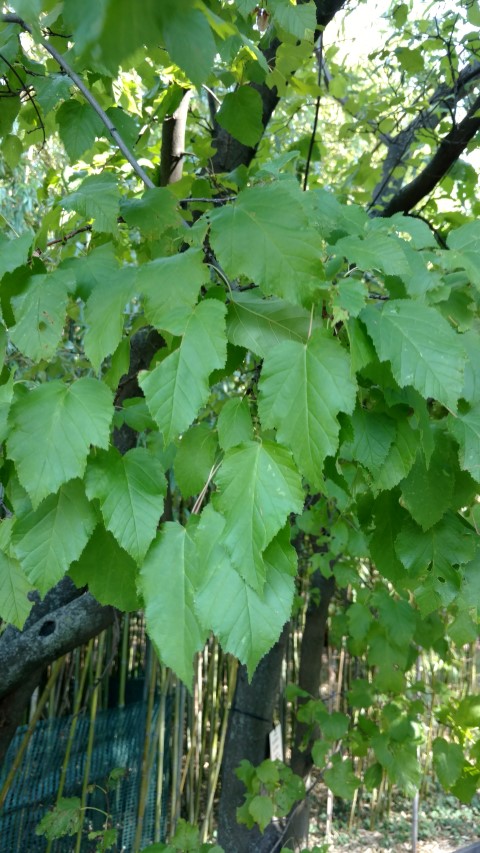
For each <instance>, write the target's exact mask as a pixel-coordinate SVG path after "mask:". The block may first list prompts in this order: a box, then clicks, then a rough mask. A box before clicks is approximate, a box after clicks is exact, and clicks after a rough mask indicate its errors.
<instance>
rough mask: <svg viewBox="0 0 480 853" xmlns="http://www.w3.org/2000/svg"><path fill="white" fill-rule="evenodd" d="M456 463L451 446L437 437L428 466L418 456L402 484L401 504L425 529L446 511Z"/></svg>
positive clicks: (453, 483) (449, 500)
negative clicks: (402, 502) (402, 503)
mask: <svg viewBox="0 0 480 853" xmlns="http://www.w3.org/2000/svg"><path fill="white" fill-rule="evenodd" d="M457 464H458V463H456V459H455V456H454V451H453V448H452V446H451V444H450V443H449V442H448V441H446V440H445V439H444V437H443V436H442V435H439V436H437V440H436V443H435V449H434V451H433V454H432V457H431V459H430V463H429V465H428V466H427V464H426V462H425V458H424V456H423V454H421V453H419V454H418V455H417V458H416V461H415V464H414V465H413V467H412V468H411V470H410V473H409V474H408V476H407V477H406V479H405V480H404V481H403V482H402V484H401V486H400V488H401V490H402V496H403V501H404V504H405V506H406V507H407V509H408V511H409V512H410V514H411V515H412V516H413V518H414V519H415V521H416V522H417V523H418V524H419V525H420V527H423V529H424V530H428V528H429V527H432V526H433V525H434V524H436V523H437V521H440V519H441V518H442V517H443V516H444V515H445V513H446V512H447V510H448V509H449V507H450V504H451V501H452V496H453V490H454V487H455V473H456V470H458V468H457Z"/></svg>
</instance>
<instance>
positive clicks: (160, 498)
mask: <svg viewBox="0 0 480 853" xmlns="http://www.w3.org/2000/svg"><path fill="white" fill-rule="evenodd" d="M253 6H254V4H252V3H251V2H249V1H248V2H247V0H235V2H232V3H226V2H220V0H218V2H215V0H211V2H205V3H203V2H200V1H199V2H187V0H182V2H178V0H175V2H174V0H171V2H162V4H158V3H146V4H144V7H145V8H144V10H143V12H142V16H141V17H140V16H139V15H138V12H136V10H135V8H134V4H133V3H132V2H131V0H122V3H121V4H119V3H118V2H113V0H111V2H108V0H105V2H103V3H102V4H100V5H99V4H98V3H96V4H92V5H91V6H90V5H89V4H87V5H86V6H84V7H82V8H81V9H80V8H78V7H77V5H76V4H74V3H72V2H70V0H64V3H61V4H55V5H53V4H51V3H48V2H45V3H42V2H40V1H39V0H24V2H21V3H20V2H18V3H14V4H10V5H9V6H8V8H6V10H5V12H4V14H3V18H2V20H3V25H2V30H1V43H0V62H1V63H2V66H3V70H2V75H3V76H2V91H1V95H2V111H1V117H0V131H1V133H2V138H3V143H2V152H3V157H4V163H5V166H4V168H5V174H6V175H7V174H8V176H9V179H10V180H11V179H12V178H13V179H16V178H17V176H18V175H19V174H21V169H22V167H23V164H24V163H27V162H28V159H27V158H26V155H24V154H23V152H24V150H25V151H27V152H28V151H29V150H30V146H31V145H32V141H35V142H36V143H37V146H38V147H37V149H36V150H37V152H38V154H37V156H38V157H39V158H40V159H41V160H42V162H43V163H44V171H43V174H42V183H41V186H39V188H38V191H37V195H38V202H39V205H40V208H41V216H38V215H37V214H36V213H33V215H30V218H29V220H27V221H26V222H25V223H24V224H22V223H20V232H21V233H18V232H17V227H18V223H13V222H10V223H9V222H8V221H6V223H5V224H6V229H5V236H4V238H3V242H2V245H1V247H0V249H1V254H0V264H1V272H2V282H1V294H0V296H1V302H2V316H3V327H2V335H3V340H4V349H5V359H4V369H3V373H2V382H3V384H2V385H1V387H0V393H1V398H0V402H1V406H2V408H1V412H2V420H1V430H0V431H1V434H2V440H3V442H4V445H3V446H4V463H3V468H2V476H3V479H2V482H3V489H4V497H3V500H4V516H5V517H4V520H3V522H2V528H1V535H2V539H1V545H2V551H1V553H0V558H1V563H2V575H1V579H2V580H1V585H0V613H1V615H2V618H3V619H4V620H5V622H8V623H11V627H9V628H7V629H6V630H5V631H4V633H3V635H2V637H1V639H0V671H1V676H2V677H1V678H0V685H1V686H0V702H1V706H0V707H1V713H2V719H3V726H2V729H1V735H0V743H1V747H2V750H3V751H4V750H5V749H6V746H7V745H8V742H9V739H10V737H11V734H12V732H13V730H14V728H15V726H16V724H17V722H18V719H19V716H20V715H21V713H22V709H23V707H24V705H25V703H26V701H27V700H28V696H29V694H30V692H31V691H32V690H33V688H34V687H35V685H36V684H37V683H38V681H39V679H40V677H41V673H42V669H43V667H44V666H45V665H46V664H47V663H48V662H50V661H52V660H54V659H55V658H56V657H57V656H58V655H61V654H63V653H64V652H65V651H68V650H69V649H72V648H74V647H75V646H76V645H77V644H79V643H81V642H83V641H84V640H85V639H87V638H88V637H89V636H93V635H95V634H96V633H97V632H98V631H99V630H101V628H102V627H104V626H105V625H106V624H108V623H109V622H110V621H111V620H112V619H114V618H115V608H117V609H120V610H131V609H135V608H137V607H139V606H141V605H143V606H144V607H145V611H146V617H147V624H148V627H149V632H150V636H151V638H152V641H153V643H154V645H155V647H156V649H157V651H158V653H159V655H160V657H161V658H162V660H163V661H164V662H165V663H167V664H168V665H170V666H171V667H172V668H173V669H174V670H175V671H176V672H177V673H178V675H179V676H180V677H181V678H183V679H184V680H185V682H186V683H187V684H188V683H189V682H190V681H191V677H192V659H193V656H194V653H195V652H196V651H198V650H199V649H200V648H201V647H202V645H203V643H204V641H205V637H206V636H207V635H208V632H209V631H211V630H213V631H214V633H215V634H216V635H217V636H218V637H219V639H220V641H221V643H222V645H223V647H224V649H225V650H226V651H228V652H231V653H232V654H234V655H236V656H237V657H238V658H239V659H240V661H241V662H242V664H244V665H245V666H246V667H247V670H248V673H249V675H250V677H251V676H252V675H253V673H254V671H255V668H256V666H257V664H258V663H259V661H260V660H261V659H262V658H263V661H262V664H261V666H260V668H259V670H258V671H257V674H256V675H255V676H254V680H253V682H252V685H250V684H249V682H248V679H247V677H246V672H244V671H242V673H241V676H240V678H239V682H238V690H237V697H236V699H235V707H236V708H238V709H241V710H242V712H243V717H242V720H241V721H239V719H238V717H237V716H236V715H235V714H234V715H233V717H232V721H233V722H232V725H231V729H230V734H229V741H228V745H227V756H228V758H227V761H226V766H233V765H235V764H236V763H237V758H240V757H242V756H241V753H242V751H243V753H242V754H243V757H245V749H246V746H247V745H249V748H250V747H251V752H250V753H249V755H248V756H247V757H249V758H250V760H252V761H253V762H254V763H258V761H259V760H261V758H262V757H263V756H262V755H261V752H262V750H263V746H262V744H263V740H264V734H265V732H266V731H267V730H268V727H269V725H270V718H271V713H272V708H273V706H274V703H275V695H276V692H277V691H278V689H279V685H280V667H281V660H282V647H281V642H282V640H280V645H277V646H276V647H274V649H273V651H272V652H270V653H269V656H268V657H263V656H264V655H265V654H266V653H267V652H269V649H270V648H271V647H272V646H273V644H274V643H275V641H276V640H277V639H278V638H279V636H280V634H281V630H282V627H283V625H284V624H285V622H286V621H287V620H288V618H289V615H290V611H291V607H292V602H293V598H294V591H295V587H294V581H293V576H294V575H295V572H296V566H297V557H298V556H299V557H300V563H301V565H302V566H307V565H308V567H309V569H308V571H311V569H312V568H313V569H314V570H315V572H314V574H313V575H312V582H313V586H314V588H316V589H317V590H318V589H319V590H320V599H318V598H316V597H315V596H314V597H312V602H311V606H310V608H309V610H308V615H307V628H306V631H305V641H304V648H303V649H302V666H301V679H302V682H303V683H302V684H301V686H302V687H303V688H304V689H305V690H306V691H308V693H310V694H312V695H313V696H315V695H316V691H317V689H318V683H319V677H320V675H319V655H318V642H319V637H322V636H323V634H324V627H325V623H326V618H327V606H328V601H329V598H330V596H331V595H332V592H333V589H334V585H335V583H336V584H337V585H340V587H341V588H344V589H347V590H348V597H347V610H346V615H343V616H342V619H343V622H342V621H341V620H337V622H338V627H337V630H339V631H340V630H342V631H344V632H347V633H348V635H349V643H350V644H351V648H352V649H353V650H354V651H355V650H357V651H358V653H366V654H367V657H368V660H369V663H370V664H371V665H372V666H373V667H375V668H376V675H375V679H374V683H373V687H372V688H371V689H372V690H373V692H374V693H375V692H377V693H382V694H386V695H389V696H391V697H395V696H399V695H403V693H404V691H405V686H406V683H407V681H406V678H407V675H406V674H407V673H409V672H410V670H411V666H412V663H413V662H414V659H415V656H416V653H417V651H418V649H419V648H420V647H430V646H433V647H434V648H435V649H436V651H438V652H441V653H442V654H446V653H447V652H446V649H445V644H446V638H448V640H453V641H455V642H457V643H459V644H460V645H461V644H462V643H464V642H466V641H469V640H471V639H472V638H473V637H476V634H477V612H476V608H477V603H478V593H477V591H476V590H477V586H476V560H477V559H478V558H477V535H476V516H475V507H476V493H477V490H478V487H477V483H478V477H479V474H478V451H479V428H478V413H477V406H478V389H477V386H478V381H477V373H478V369H477V365H478V363H479V360H478V355H479V352H478V350H479V344H478V335H477V334H476V330H477V325H478V317H477V309H478V264H477V260H478V259H477V252H478V248H477V243H478V234H477V231H478V228H477V224H476V221H475V217H476V215H477V208H478V200H477V198H476V193H475V181H474V180H473V178H474V170H473V166H472V156H473V153H474V149H475V146H476V144H477V139H476V134H477V130H478V128H479V121H480V119H479V118H478V116H477V113H478V103H477V100H478V92H477V80H478V76H479V66H478V61H477V53H478V49H479V40H478V32H477V26H478V21H479V19H480V12H479V9H478V5H477V3H476V2H469V3H465V4H463V5H456V6H455V8H454V9H451V8H450V7H449V6H448V5H447V6H445V5H444V4H440V3H439V4H434V5H433V7H432V9H433V13H434V14H433V15H431V16H429V17H428V19H427V17H425V16H423V15H422V14H420V15H419V14H418V12H417V9H416V7H413V8H410V6H409V4H407V3H401V4H397V5H395V6H393V7H392V8H390V9H389V10H388V12H387V13H386V14H387V19H388V27H387V26H386V32H387V38H388V42H387V43H386V46H385V47H381V48H378V49H377V50H374V51H373V52H372V53H371V55H370V56H369V57H368V63H367V64H366V66H365V67H360V66H358V64H356V62H355V60H354V59H351V58H350V57H349V56H348V53H345V54H343V53H342V54H340V53H339V50H338V45H337V44H335V43H332V42H329V40H328V29H327V30H326V32H325V35H323V32H324V29H325V28H326V27H327V26H328V25H330V24H331V21H332V19H334V18H335V20H337V18H338V16H339V15H340V14H344V12H343V10H342V6H343V4H342V3H341V2H321V0H318V2H316V3H314V2H307V3H298V4H296V5H295V4H292V3H290V2H289V0H269V2H268V4H266V6H265V9H258V10H255V8H253ZM364 9H365V14H367V15H368V14H369V9H370V6H369V4H368V3H366V4H364ZM423 11H424V9H423V7H419V12H420V13H422V12H423ZM254 25H255V26H256V29H255V28H254ZM267 128H268V132H267V133H265V130H266V129H267ZM161 129H162V130H161ZM184 134H185V136H184ZM37 139H38V142H37ZM183 139H185V143H183ZM60 144H61V145H62V146H63V148H64V149H65V152H66V155H67V157H68V160H69V164H70V165H69V167H68V168H65V169H63V170H62V172H61V174H58V172H57V170H56V169H55V168H54V167H53V168H52V164H53V166H54V164H55V152H56V151H57V150H58V146H59V145H60ZM464 153H465V154H467V153H468V154H469V155H470V158H469V160H465V161H464V160H462V159H461V157H462V155H463V154H464ZM22 158H25V159H22ZM303 190H309V191H308V192H303ZM387 217H391V218H388V219H387ZM27 225H28V226H29V227H25V226H27ZM126 306H128V312H127V314H126V313H125V307H126ZM127 401H128V405H127ZM179 495H180V496H181V500H182V512H181V513H179V512H178V506H179V503H178V502H179V497H178V496H179ZM210 496H211V500H210ZM162 513H163V515H162ZM161 517H162V518H163V521H162V524H161V526H160V529H159V530H158V532H157V527H158V523H159V520H160V518H161ZM292 526H293V528H294V531H293V536H292V535H291V528H292ZM290 539H292V542H293V543H294V545H295V548H294V547H293V546H292V545H291V544H290ZM98 564H101V565H102V566H105V565H108V566H111V567H112V570H111V571H110V572H108V573H107V572H102V573H101V574H99V573H98V571H96V566H97V565H98ZM113 567H115V570H113ZM65 574H68V575H69V578H70V579H71V580H73V581H74V584H72V582H71V580H69V579H68V578H65V577H64V576H65ZM87 588H88V591H87ZM42 597H43V601H40V598H42ZM34 600H35V601H36V602H37V603H36V604H35V606H34V607H33V608H32V609H31V610H30V608H31V604H32V602H33V601H34ZM219 600H222V601H225V602H226V604H228V606H226V607H225V608H222V609H220V608H218V606H217V602H218V601H219ZM376 616H379V619H378V620H376V619H375V617H376ZM13 626H15V627H13ZM310 637H312V640H309V638H310ZM265 678H267V679H268V683H267V682H265ZM259 685H261V689H260V690H259ZM372 695H373V694H372ZM304 698H307V697H304ZM358 701H363V700H358ZM365 701H366V700H365ZM370 701H371V700H370ZM259 702H261V703H262V708H259V707H258V703H259ZM392 702H393V698H392ZM304 704H305V707H304V709H303V724H304V726H305V727H306V728H304V729H302V728H299V731H298V739H297V745H296V749H295V754H294V758H293V763H294V766H295V767H296V769H297V770H298V771H299V772H300V773H302V774H304V773H305V772H307V770H308V767H309V765H310V763H311V760H312V758H311V754H310V752H309V751H308V750H305V749H303V747H304V746H305V744H304V742H303V736H304V735H305V732H306V731H307V732H309V731H310V729H311V724H312V722H313V721H314V720H315V719H317V718H316V717H315V714H317V716H318V713H319V711H318V706H313V705H311V703H310V702H308V701H306V702H305V703H304ZM359 707H360V708H363V707H364V706H363V705H361V704H360V705H359ZM252 708H254V709H255V708H256V711H252V710H251V709H252ZM315 708H316V710H315ZM262 710H263V712H262V713H260V711H262ZM257 712H258V713H257ZM455 712H456V709H455V708H454V707H453V706H452V708H450V709H449V713H450V714H451V715H453V717H454V716H455ZM462 713H463V717H462ZM309 714H310V716H309ZM412 714H413V712H412V711H410V710H409V711H408V712H403V711H402V712H401V713H400V712H399V718H401V719H402V720H403V721H406V723H408V724H410V723H411V721H412V719H413V717H412ZM257 717H259V718H261V719H257ZM453 717H452V719H453ZM459 719H460V722H459V725H460V723H461V722H463V723H464V724H466V725H467V724H469V722H468V721H471V718H470V717H468V715H466V717H465V711H463V712H462V711H461V709H460V718H459ZM324 728H325V726H324ZM377 728H378V731H377V733H376V736H377V737H378V738H380V740H379V741H378V742H377V759H378V763H379V764H380V765H381V766H382V767H385V768H387V770H388V771H389V772H390V773H391V774H392V778H395V773H396V772H397V775H398V765H399V764H400V763H401V762H402V761H403V762H405V761H407V759H408V762H410V766H411V767H412V770H411V774H410V777H409V778H408V779H407V782H408V783H409V784H411V785H413V786H414V785H415V781H416V778H417V777H416V768H415V764H414V757H412V755H411V751H409V750H408V749H407V748H406V746H405V744H403V742H401V743H402V748H403V747H404V748H405V749H404V754H401V755H400V756H399V755H398V754H397V753H396V752H395V750H394V749H393V747H392V742H393V740H394V738H393V740H392V737H391V732H390V731H389V730H388V728H386V727H384V728H383V729H382V727H381V726H377ZM458 737H459V738H460V739H461V737H460V734H458ZM301 747H302V749H301ZM395 749H396V747H395ZM382 750H383V751H382ZM392 750H393V751H392ZM314 755H316V756H317V759H318V749H317V752H316V753H314ZM392 756H393V757H392ZM325 757H326V756H325ZM463 761H464V763H463V764H461V765H458V773H457V775H455V774H454V773H452V775H451V777H450V785H449V787H451V789H452V790H454V791H455V792H456V793H457V794H461V795H462V796H465V797H467V796H468V795H469V794H470V793H472V792H473V790H474V789H475V787H476V784H477V781H478V777H479V773H480V770H479V768H478V758H477V757H476V754H475V753H474V752H468V750H467V751H466V753H465V756H464V758H463ZM229 762H230V765H229ZM317 763H318V761H317ZM407 775H408V774H407ZM325 778H326V779H327V780H329V784H330V785H331V787H332V789H333V790H335V791H336V792H340V793H342V792H343V793H345V792H347V793H348V791H350V790H352V788H353V789H354V788H355V785H356V784H357V782H356V781H355V779H354V777H353V775H352V771H351V769H350V768H349V767H347V766H346V764H345V763H343V762H341V761H340V762H336V760H335V759H334V760H333V762H332V764H331V766H330V767H329V768H328V769H327V770H326V772H325ZM357 781H358V780H357ZM230 784H232V785H233V789H231V788H230V787H229V785H230ZM239 788H240V783H239V782H237V781H235V779H234V777H233V776H232V774H229V773H227V774H226V775H225V779H224V784H223V788H222V791H223V793H222V797H223V801H222V807H221V815H222V817H221V820H220V829H221V840H222V841H223V843H224V844H225V846H226V849H228V850H229V851H234V850H236V849H238V850H243V849H248V847H249V845H250V847H251V849H256V850H259V849H260V846H259V845H260V841H259V839H258V837H257V836H256V835H255V833H253V835H252V833H251V832H250V831H249V832H247V831H242V830H237V829H236V828H234V826H235V824H234V820H233V817H234V812H235V809H236V806H237V805H238V796H239V793H240V791H239ZM233 833H234V835H235V837H234V835H233ZM270 843H271V840H267V841H266V842H265V844H270ZM252 845H253V846H252ZM268 849H269V848H268Z"/></svg>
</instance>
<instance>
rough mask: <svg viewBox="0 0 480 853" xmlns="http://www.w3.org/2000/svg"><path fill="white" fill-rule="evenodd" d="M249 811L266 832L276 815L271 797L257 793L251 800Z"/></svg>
mask: <svg viewBox="0 0 480 853" xmlns="http://www.w3.org/2000/svg"><path fill="white" fill-rule="evenodd" d="M248 811H249V812H250V814H251V816H252V817H253V819H254V821H255V823H257V824H258V826H259V828H260V832H264V831H265V829H266V827H267V826H268V824H269V823H270V821H271V819H272V817H273V815H274V808H273V802H272V800H271V799H270V797H266V796H264V795H263V794H257V795H256V796H255V797H252V799H251V800H250V802H249V805H248Z"/></svg>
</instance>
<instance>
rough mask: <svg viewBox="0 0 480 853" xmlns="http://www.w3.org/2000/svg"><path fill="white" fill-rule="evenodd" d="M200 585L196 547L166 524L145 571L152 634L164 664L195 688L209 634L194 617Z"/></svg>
mask: <svg viewBox="0 0 480 853" xmlns="http://www.w3.org/2000/svg"><path fill="white" fill-rule="evenodd" d="M197 584H198V567H197V560H196V554H195V545H194V542H193V540H192V538H191V536H190V533H189V532H188V531H187V530H186V529H185V528H184V527H182V526H181V525H180V524H178V523H177V522H167V523H166V524H164V526H163V528H162V530H161V532H160V533H159V534H158V535H157V537H156V539H155V541H154V542H153V544H152V546H151V548H150V550H149V552H148V554H147V556H146V558H145V562H144V564H143V566H142V569H141V571H140V577H139V589H140V592H141V594H142V595H143V598H144V600H145V615H146V620H147V630H148V633H149V636H150V639H151V640H152V643H153V644H154V646H155V648H156V650H157V653H158V655H159V657H160V659H161V660H162V661H163V662H164V663H165V664H166V666H170V667H171V668H172V669H173V670H174V672H176V673H177V675H178V676H179V678H181V679H182V681H183V682H184V683H185V684H186V685H187V687H189V689H190V688H191V685H192V680H193V657H194V655H195V653H196V652H198V651H200V649H201V648H203V645H204V643H205V639H206V633H205V632H204V631H203V630H202V629H201V627H200V625H199V623H198V619H197V616H196V614H195V611H194V606H193V600H194V592H195V589H196V587H197Z"/></svg>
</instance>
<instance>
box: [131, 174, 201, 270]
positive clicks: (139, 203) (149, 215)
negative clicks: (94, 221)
mask: <svg viewBox="0 0 480 853" xmlns="http://www.w3.org/2000/svg"><path fill="white" fill-rule="evenodd" d="M120 214H121V216H122V217H123V219H124V220H125V222H126V223H127V225H129V226H130V228H139V229H140V231H141V232H142V234H144V236H145V237H147V238H148V239H149V240H153V239H158V238H159V237H160V236H161V235H162V234H163V233H164V231H166V230H167V229H168V228H172V226H173V227H179V226H180V225H181V224H182V222H183V220H182V217H181V216H180V214H179V212H178V200H177V199H176V198H175V196H174V195H173V193H172V192H171V191H170V190H169V189H167V188H166V187H154V188H153V189H149V190H147V191H146V192H145V193H144V194H143V195H142V197H141V198H122V200H121V201H120ZM185 254H189V253H182V254H180V255H179V256H178V257H184V255H185ZM176 286H178V285H177V283H176Z"/></svg>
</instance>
